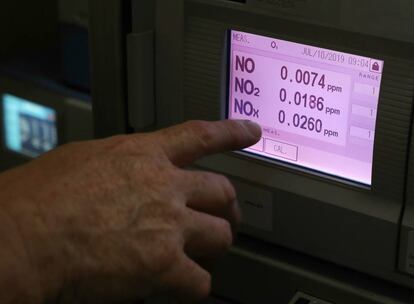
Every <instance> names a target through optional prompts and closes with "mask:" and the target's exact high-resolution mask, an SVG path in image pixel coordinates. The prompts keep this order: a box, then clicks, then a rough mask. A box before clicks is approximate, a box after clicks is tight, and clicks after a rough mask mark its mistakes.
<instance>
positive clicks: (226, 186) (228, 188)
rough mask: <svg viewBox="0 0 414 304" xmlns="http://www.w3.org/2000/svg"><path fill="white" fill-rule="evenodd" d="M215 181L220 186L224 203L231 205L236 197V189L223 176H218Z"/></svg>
mask: <svg viewBox="0 0 414 304" xmlns="http://www.w3.org/2000/svg"><path fill="white" fill-rule="evenodd" d="M217 180H218V182H219V184H220V185H221V188H222V191H223V197H224V202H225V203H226V204H228V205H231V204H232V203H233V202H234V201H235V200H236V197H237V194H236V189H235V188H234V186H233V184H232V183H231V182H230V180H229V179H228V178H227V177H226V176H224V175H218V176H217Z"/></svg>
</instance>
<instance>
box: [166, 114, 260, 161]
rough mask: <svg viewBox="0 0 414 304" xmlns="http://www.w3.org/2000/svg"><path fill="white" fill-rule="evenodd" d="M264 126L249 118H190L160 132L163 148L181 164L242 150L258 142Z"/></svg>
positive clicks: (169, 156) (173, 159)
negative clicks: (194, 119) (220, 119)
mask: <svg viewBox="0 0 414 304" xmlns="http://www.w3.org/2000/svg"><path fill="white" fill-rule="evenodd" d="M261 133H262V130H261V127H260V126H259V125H258V124H256V123H254V122H251V121H248V120H222V121H215V122H207V121H189V122H186V123H183V124H180V125H177V126H174V127H170V128H167V129H164V130H161V131H159V132H158V136H159V142H160V144H161V147H162V149H163V150H164V152H165V153H166V155H167V156H168V158H169V159H170V160H171V162H172V163H174V164H175V165H178V166H185V165H188V164H190V163H192V162H193V161H195V160H196V159H198V158H200V157H203V156H206V155H209V154H213V153H218V152H225V151H232V150H239V149H243V148H246V147H249V146H252V145H254V144H255V143H256V142H257V141H258V140H259V139H260V137H261Z"/></svg>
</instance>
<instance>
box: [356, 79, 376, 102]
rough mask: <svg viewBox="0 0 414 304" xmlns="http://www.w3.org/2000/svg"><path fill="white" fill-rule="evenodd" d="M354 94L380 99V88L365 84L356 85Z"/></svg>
mask: <svg viewBox="0 0 414 304" xmlns="http://www.w3.org/2000/svg"><path fill="white" fill-rule="evenodd" d="M354 92H355V93H358V94H362V95H368V96H372V97H376V98H378V97H379V93H380V88H379V87H377V86H373V85H369V84H365V83H358V82H357V83H355V85H354Z"/></svg>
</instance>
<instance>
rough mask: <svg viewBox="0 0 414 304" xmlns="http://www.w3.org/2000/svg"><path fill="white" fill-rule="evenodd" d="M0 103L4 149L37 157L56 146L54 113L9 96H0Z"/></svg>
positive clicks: (49, 109)
mask: <svg viewBox="0 0 414 304" xmlns="http://www.w3.org/2000/svg"><path fill="white" fill-rule="evenodd" d="M1 103H2V105H3V130H4V132H3V136H4V143H5V147H6V148H7V149H9V150H11V151H13V152H17V153H20V154H23V155H26V156H29V157H37V156H39V155H41V154H43V153H45V152H48V151H50V150H51V149H53V148H55V147H56V146H57V144H58V140H57V139H58V136H57V113H56V111H55V110H54V109H52V108H49V107H46V106H43V105H40V104H38V103H34V102H33V101H29V100H26V99H22V98H20V97H17V96H14V95H10V94H4V95H2V97H1Z"/></svg>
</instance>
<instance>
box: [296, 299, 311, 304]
mask: <svg viewBox="0 0 414 304" xmlns="http://www.w3.org/2000/svg"><path fill="white" fill-rule="evenodd" d="M310 303H311V301H310V300H308V299H305V298H299V299H297V300H296V302H295V303H294V304H310Z"/></svg>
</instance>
